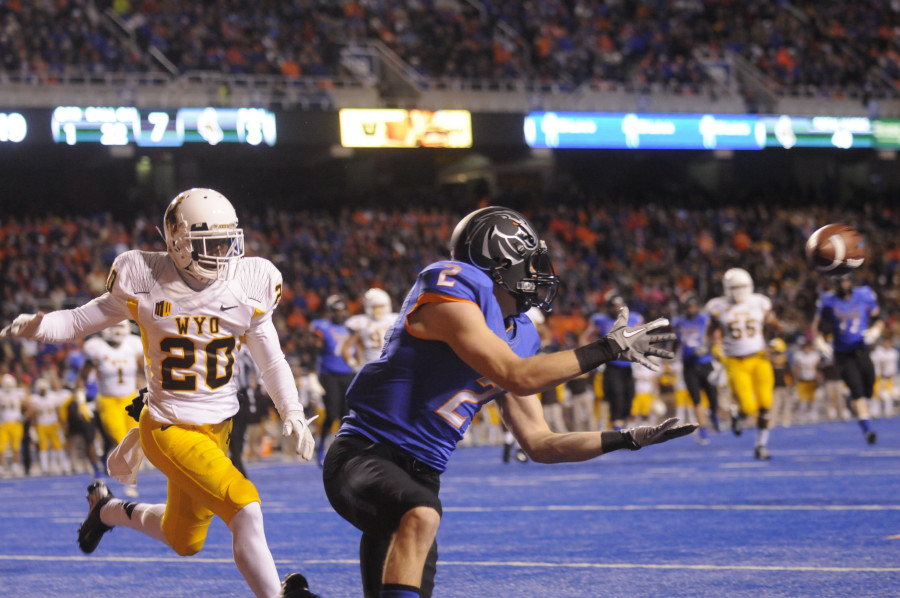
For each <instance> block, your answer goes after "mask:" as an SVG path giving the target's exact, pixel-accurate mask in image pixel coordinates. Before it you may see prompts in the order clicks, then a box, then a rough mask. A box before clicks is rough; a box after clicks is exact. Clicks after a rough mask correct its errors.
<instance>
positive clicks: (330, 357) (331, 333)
mask: <svg viewBox="0 0 900 598" xmlns="http://www.w3.org/2000/svg"><path fill="white" fill-rule="evenodd" d="M325 311H326V314H327V317H326V318H321V319H318V320H313V321H312V324H311V328H312V331H313V334H314V335H315V341H316V347H317V348H318V349H319V358H318V360H317V362H316V373H317V374H318V376H319V382H321V383H322V387H323V388H324V389H325V395H324V396H323V397H322V400H323V402H324V403H325V420H324V421H323V422H322V431H321V433H320V434H319V443H318V444H317V445H316V460H317V461H318V463H319V465H320V466H321V465H322V462H323V461H324V460H325V449H326V448H327V447H326V443H327V442H328V440H329V438H330V437H331V427H332V425H333V424H334V422H336V421H340V419H341V418H342V417H344V416H345V415H347V402H346V400H345V399H344V397H345V395H346V394H347V388H348V387H349V386H350V381H351V380H353V368H352V367H350V364H348V363H347V361H346V360H345V359H344V357H343V356H342V355H341V349H342V348H343V346H344V343H345V342H346V340H347V338H348V337H349V336H350V330H348V329H347V327H346V326H344V321H345V320H346V319H347V316H348V315H349V311H348V309H347V302H346V301H344V298H343V297H341V296H340V295H330V296H329V297H328V298H327V299H325Z"/></svg>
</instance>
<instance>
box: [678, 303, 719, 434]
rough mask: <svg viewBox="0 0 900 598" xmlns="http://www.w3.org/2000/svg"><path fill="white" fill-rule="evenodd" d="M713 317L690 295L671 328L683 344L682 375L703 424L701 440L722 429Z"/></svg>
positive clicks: (697, 415) (695, 410)
mask: <svg viewBox="0 0 900 598" xmlns="http://www.w3.org/2000/svg"><path fill="white" fill-rule="evenodd" d="M711 323H712V318H711V317H710V315H709V314H708V313H703V312H701V311H700V299H699V298H697V296H696V295H690V296H689V297H687V298H686V299H685V301H684V315H683V316H679V317H676V318H674V319H673V320H672V329H673V330H674V331H675V334H676V335H677V336H678V343H679V345H680V347H681V351H680V353H681V362H682V366H683V367H682V371H681V375H682V376H683V377H684V385H685V387H686V388H687V391H688V394H689V395H690V397H691V403H693V405H694V415H695V416H696V418H697V423H698V424H700V432H699V434H700V440H701V442H702V441H704V440H708V438H709V432H708V431H707V428H708V427H709V426H710V423H711V424H712V428H713V429H714V430H716V431H718V430H719V389H718V388H716V385H715V384H713V382H712V380H711V379H710V377H711V374H712V371H713V356H712V353H710V351H709V345H708V344H707V340H708V338H709V335H708V331H709V328H710V325H711ZM701 391H702V392H705V393H706V400H707V402H708V403H709V415H708V416H707V411H706V408H705V407H704V406H703V404H702V399H703V397H702V395H701Z"/></svg>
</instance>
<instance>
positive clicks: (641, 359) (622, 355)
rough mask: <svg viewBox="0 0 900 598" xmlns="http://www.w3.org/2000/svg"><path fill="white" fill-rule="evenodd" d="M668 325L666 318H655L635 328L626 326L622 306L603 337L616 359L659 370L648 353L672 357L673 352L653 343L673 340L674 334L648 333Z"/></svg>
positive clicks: (667, 357) (626, 319) (673, 355)
mask: <svg viewBox="0 0 900 598" xmlns="http://www.w3.org/2000/svg"><path fill="white" fill-rule="evenodd" d="M668 325H669V320H667V319H666V318H657V319H655V320H653V321H652V322H649V323H647V324H641V325H640V326H637V327H635V328H629V327H628V308H627V307H623V308H622V311H620V312H619V317H618V318H616V321H615V323H613V327H612V330H610V331H609V334H607V335H606V336H605V337H604V338H606V340H608V341H609V345H610V348H611V349H612V350H613V352H614V353H616V359H627V360H628V361H636V362H637V363H639V364H641V365H643V366H644V367H648V368H650V369H651V370H653V371H654V372H658V371H659V365H657V364H655V363H653V362H652V361H650V360H649V359H647V356H648V355H653V356H654V357H662V358H664V359H672V358H673V357H675V354H674V353H672V352H671V351H667V350H666V349H661V348H659V347H657V346H655V345H657V344H659V343H665V342H669V341H674V340H675V338H676V336H675V333H672V332H664V333H658V334H649V333H650V332H652V331H653V330H656V329H657V328H664V327H666V326H668Z"/></svg>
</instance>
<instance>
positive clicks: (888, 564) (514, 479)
mask: <svg viewBox="0 0 900 598" xmlns="http://www.w3.org/2000/svg"><path fill="white" fill-rule="evenodd" d="M876 429H877V430H878V432H879V434H880V440H879V443H878V444H877V445H876V446H872V447H870V446H866V445H865V443H864V442H863V439H862V435H861V434H860V432H859V429H858V427H857V426H856V424H854V423H837V424H820V425H817V426H802V427H794V428H790V429H781V428H779V429H776V430H774V431H773V433H772V439H771V442H770V447H771V450H772V453H773V456H774V458H773V460H772V461H770V462H765V463H763V462H757V461H754V460H753V458H752V455H751V452H752V439H753V434H752V432H750V433H748V432H745V433H744V435H743V436H742V437H740V438H735V437H733V436H732V435H731V434H730V433H728V434H722V435H719V436H715V437H714V438H713V442H712V444H710V445H709V446H705V447H702V446H698V445H697V444H695V443H694V441H693V440H692V439H690V438H689V439H681V440H678V441H674V442H671V443H669V444H666V445H663V446H657V447H650V448H648V449H645V450H643V451H641V452H639V453H623V452H619V453H614V454H612V455H608V456H606V457H603V458H600V459H597V460H594V461H591V462H587V463H581V464H565V465H538V464H534V463H527V464H520V463H510V464H503V463H502V462H501V460H500V448H499V447H479V448H461V449H459V450H458V451H457V452H456V454H455V455H454V457H453V458H452V460H451V467H450V469H449V471H448V472H447V474H446V475H445V476H444V487H443V491H442V498H443V502H444V520H443V522H442V524H441V530H440V532H439V536H438V540H439V544H440V561H439V564H438V578H437V589H436V591H435V596H436V597H445V596H446V597H460V598H463V597H465V598H469V597H472V596H490V597H494V596H496V597H499V596H504V597H506V596H516V597H538V596H541V597H543V596H554V597H563V596H590V597H593V596H649V597H655V596H660V597H664V596H747V597H753V598H760V597H764V596H791V597H796V596H810V597H812V596H815V597H828V596H834V597H847V596H853V597H863V596H878V597H882V596H900V419H893V420H879V421H877V422H876ZM250 476H251V478H252V479H253V481H254V482H255V483H256V484H257V486H258V488H259V490H260V494H261V495H262V497H263V501H264V502H263V510H264V513H265V522H266V530H267V535H268V539H269V545H270V547H271V549H272V553H273V555H274V556H275V559H276V562H277V564H278V567H279V571H280V572H281V573H282V574H284V573H287V572H290V571H295V570H299V571H302V572H304V573H305V574H306V575H307V577H308V578H309V579H310V583H311V586H312V587H313V590H315V591H318V592H319V593H320V594H321V595H322V596H324V597H332V596H333V597H339V596H359V595H360V590H359V587H360V586H359V574H358V563H357V560H356V555H357V543H358V535H357V532H356V531H355V530H354V529H353V528H352V527H351V526H350V525H349V524H347V523H346V522H344V521H343V520H342V519H340V518H339V517H338V516H337V515H336V514H334V513H333V512H332V511H331V509H330V507H329V505H328V503H327V501H326V499H325V495H324V491H323V489H322V483H321V478H320V475H319V468H318V467H316V466H315V465H310V464H302V465H301V464H289V463H261V464H251V465H250ZM89 481H90V480H89V478H88V477H87V476H69V477H58V478H30V479H23V480H6V481H0V505H2V511H0V530H2V539H3V541H2V544H0V595H2V596H16V597H18V596H41V597H44V596H76V597H77V596H94V595H97V596H106V597H119V596H127V597H129V598H142V597H150V596H160V597H162V596H165V597H176V596H189V597H206V596H249V595H250V593H249V591H248V590H247V588H246V586H245V585H244V583H243V580H242V578H241V577H240V575H239V574H238V572H237V570H236V568H235V566H234V563H233V562H232V560H231V543H230V535H229V534H228V530H227V528H226V527H225V525H224V524H223V523H222V522H221V521H219V520H215V521H214V523H213V525H212V527H211V530H210V535H209V538H208V540H207V544H206V547H205V548H204V549H203V550H202V551H201V552H200V553H199V554H198V555H196V556H194V557H190V558H181V557H178V556H177V555H175V553H173V552H171V551H170V550H169V549H167V548H165V547H164V546H163V545H161V544H159V543H157V542H155V541H154V540H150V539H149V538H146V537H144V536H142V535H140V534H137V533H135V532H133V531H131V530H128V529H115V530H114V531H113V532H111V533H110V534H107V536H106V537H104V539H103V541H102V542H101V544H100V546H99V548H98V549H97V551H96V552H95V553H94V554H92V555H83V554H81V553H80V552H79V550H78V547H77V545H76V542H75V539H76V530H77V528H78V526H79V524H80V523H81V520H82V519H83V517H84V515H85V513H86V509H87V507H86V505H87V502H86V501H85V500H84V493H85V487H86V486H87V484H88V483H89ZM140 484H141V498H140V500H142V501H151V502H161V501H162V500H163V497H164V480H163V478H162V477H161V476H160V474H158V473H156V472H150V473H146V474H142V476H141V478H140ZM110 487H111V488H112V490H113V492H115V493H117V494H119V493H120V491H121V486H120V485H119V484H118V483H116V482H111V484H110Z"/></svg>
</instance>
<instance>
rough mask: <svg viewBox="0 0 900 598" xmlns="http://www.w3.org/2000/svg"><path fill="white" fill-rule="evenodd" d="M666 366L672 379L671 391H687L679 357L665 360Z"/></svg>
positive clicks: (682, 364) (682, 363) (682, 366)
mask: <svg viewBox="0 0 900 598" xmlns="http://www.w3.org/2000/svg"><path fill="white" fill-rule="evenodd" d="M666 366H667V367H668V368H669V373H670V374H671V375H672V378H673V379H674V382H673V383H672V390H687V384H685V382H684V362H682V361H681V356H680V355H679V356H676V357H675V359H668V360H666Z"/></svg>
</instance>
